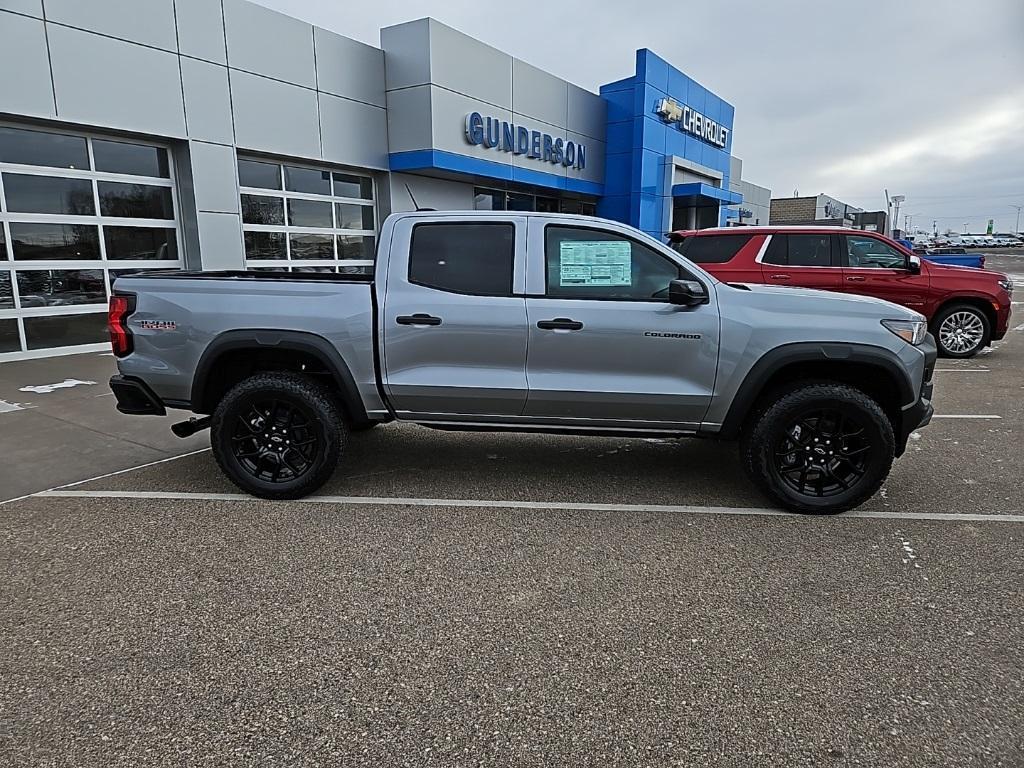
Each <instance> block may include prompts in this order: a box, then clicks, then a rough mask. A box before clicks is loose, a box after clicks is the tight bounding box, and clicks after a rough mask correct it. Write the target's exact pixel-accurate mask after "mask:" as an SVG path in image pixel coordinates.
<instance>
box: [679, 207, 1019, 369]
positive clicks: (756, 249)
mask: <svg viewBox="0 0 1024 768" xmlns="http://www.w3.org/2000/svg"><path fill="white" fill-rule="evenodd" d="M668 237H669V241H670V243H671V245H672V247H674V248H676V249H677V250H678V251H679V252H680V253H682V254H683V255H684V256H686V258H688V259H690V260H691V261H694V262H696V263H698V264H700V265H701V266H702V267H703V268H704V269H706V270H708V271H709V272H711V274H713V275H714V276H715V277H717V278H718V279H719V280H724V281H725V282H729V283H767V284H769V285H790V286H794V287H802V288H817V289H819V290H826V291H839V292H842V293H854V294H859V295H862V296H874V297H876V298H880V299H886V300H887V301H891V302H894V303H896V304H902V305H903V306H905V307H910V308H911V309H914V310H917V311H918V312H920V313H921V314H923V315H925V317H927V318H928V322H929V328H930V329H931V331H932V333H933V334H934V335H935V338H936V340H937V341H938V345H939V351H940V353H941V354H943V355H946V356H947V357H972V356H974V355H976V354H977V353H978V352H980V351H981V350H982V349H984V348H985V347H986V346H988V345H989V344H991V343H992V342H993V341H997V340H999V339H1001V338H1003V337H1004V336H1005V335H1006V332H1007V329H1008V327H1009V322H1010V305H1011V300H1010V294H1011V292H1012V290H1013V283H1012V282H1011V280H1010V279H1009V278H1008V277H1007V276H1006V275H1003V274H1000V273H998V272H991V271H988V270H982V269H966V268H963V267H957V266H947V265H944V264H936V263H933V262H929V261H928V260H927V259H921V258H920V257H918V256H915V255H914V254H913V253H911V252H910V251H909V250H907V249H906V248H904V247H903V246H901V245H900V244H898V243H896V242H895V241H893V240H890V239H889V238H887V237H885V236H884V235H880V234H877V233H875V232H863V231H860V230H852V229H844V228H842V227H770V226H769V227H744V228H743V229H742V230H740V231H738V230H737V229H735V228H719V229H703V230H696V231H680V232H672V233H669V235H668Z"/></svg>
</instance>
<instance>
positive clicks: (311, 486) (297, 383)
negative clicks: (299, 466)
mask: <svg viewBox="0 0 1024 768" xmlns="http://www.w3.org/2000/svg"><path fill="white" fill-rule="evenodd" d="M267 400H274V401H280V402H282V403H287V404H289V405H291V406H292V407H294V408H295V409H296V411H297V412H298V413H300V414H301V415H302V416H304V417H305V420H306V423H307V424H308V426H307V427H306V430H307V432H306V433H305V434H306V435H309V436H311V437H312V438H313V439H314V440H315V442H314V443H313V444H312V448H313V449H314V450H312V451H310V453H309V456H308V464H305V465H304V466H306V468H305V470H304V471H303V472H302V473H301V474H300V475H298V476H297V477H294V478H292V479H290V480H289V479H286V480H283V481H274V482H271V481H268V480H265V479H260V478H259V477H256V476H255V475H254V474H253V473H252V472H251V471H247V470H246V468H245V466H244V465H243V463H242V462H243V459H240V458H238V456H236V452H235V450H234V447H233V446H234V444H235V442H234V440H233V438H234V437H235V434H236V431H237V425H238V423H239V421H240V420H241V421H244V420H245V418H246V417H247V414H249V413H251V410H250V409H251V408H252V406H253V405H254V404H255V403H260V402H264V401H267ZM347 442H348V427H347V425H346V422H345V419H344V417H343V415H342V410H341V408H340V406H339V404H338V402H337V400H336V398H335V397H334V395H333V394H332V392H331V391H330V390H329V389H328V388H327V387H325V386H324V385H322V384H320V383H319V382H317V381H315V380H313V379H312V378H310V377H308V376H303V375H301V374H294V373H276V372H275V373H259V374H256V375H254V376H251V377H249V378H248V379H245V380H244V381H242V382H240V383H239V384H237V385H235V386H234V387H233V388H232V389H230V390H229V391H228V393H227V394H226V395H224V397H223V398H222V399H221V401H220V403H218V405H217V407H216V409H215V410H214V412H213V419H212V422H211V424H210V444H211V446H212V448H213V455H214V458H215V459H216V460H217V464H218V465H219V466H220V468H221V471H222V472H223V473H224V474H225V475H226V476H227V477H228V479H229V480H231V482H232V483H234V484H235V485H237V486H238V487H239V488H241V489H242V490H243V491H245V492H246V493H250V494H252V495H253V496H258V497H260V498H263V499H299V498H302V497H303V496H307V495H309V494H310V493H313V492H314V491H316V490H317V489H318V488H320V487H321V486H322V485H323V484H324V483H325V482H327V480H328V479H329V478H330V477H331V475H332V474H333V472H334V470H335V469H336V468H337V465H338V460H339V459H340V457H341V455H342V452H343V451H344V449H345V446H346V444H347Z"/></svg>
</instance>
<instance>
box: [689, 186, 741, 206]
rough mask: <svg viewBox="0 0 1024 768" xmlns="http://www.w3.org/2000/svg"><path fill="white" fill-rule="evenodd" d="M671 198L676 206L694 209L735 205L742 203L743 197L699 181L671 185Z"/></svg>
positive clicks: (737, 193)
mask: <svg viewBox="0 0 1024 768" xmlns="http://www.w3.org/2000/svg"><path fill="white" fill-rule="evenodd" d="M672 197H674V198H675V203H676V205H684V206H693V207H696V208H702V207H704V206H715V207H718V206H720V205H737V204H739V203H742V202H743V195H741V194H740V193H739V192H731V191H729V190H728V189H722V188H721V187H714V186H712V185H710V184H704V183H703V182H699V181H695V182H690V183H689V184H675V185H673V187H672Z"/></svg>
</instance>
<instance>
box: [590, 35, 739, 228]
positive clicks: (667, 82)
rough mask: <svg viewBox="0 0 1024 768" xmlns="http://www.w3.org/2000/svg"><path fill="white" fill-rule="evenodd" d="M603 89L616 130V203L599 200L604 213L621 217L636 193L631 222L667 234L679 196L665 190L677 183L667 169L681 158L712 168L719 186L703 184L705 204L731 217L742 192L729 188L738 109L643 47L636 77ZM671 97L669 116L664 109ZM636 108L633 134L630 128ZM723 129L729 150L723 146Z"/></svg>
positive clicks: (608, 173) (612, 147) (611, 188)
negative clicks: (729, 211)
mask: <svg viewBox="0 0 1024 768" xmlns="http://www.w3.org/2000/svg"><path fill="white" fill-rule="evenodd" d="M601 94H602V96H604V98H605V99H606V100H607V101H608V114H609V127H610V130H609V133H608V157H607V162H606V166H605V190H606V193H607V194H609V195H613V196H615V197H616V200H615V202H614V203H608V204H607V205H603V204H601V203H599V205H598V211H599V212H602V211H603V212H604V213H603V214H602V215H607V216H609V217H611V218H620V217H621V216H622V214H623V211H624V210H625V209H626V205H625V202H626V198H625V195H626V194H628V195H629V205H628V218H626V219H624V220H625V221H626V222H627V223H629V224H632V225H633V226H635V227H638V228H639V229H642V230H644V231H645V232H648V233H650V234H652V235H654V236H655V237H660V236H661V235H662V234H663V233H662V231H661V230H662V228H663V227H664V224H665V222H667V221H670V220H671V210H672V205H673V201H674V198H673V197H672V196H669V195H665V194H664V191H665V188H666V185H667V183H668V181H669V180H668V179H666V174H668V173H671V172H672V170H673V169H672V167H671V161H670V160H669V158H671V157H673V156H676V157H682V158H683V159H685V160H687V161H689V162H690V163H692V164H694V165H695V166H698V167H703V168H706V169H708V171H709V172H708V174H707V175H708V178H709V181H710V180H714V184H711V183H708V184H701V185H698V186H699V187H700V188H701V189H702V190H704V192H706V193H707V194H700V199H701V203H700V204H701V205H719V219H720V221H722V222H724V221H725V220H726V217H727V209H726V208H725V206H726V205H729V204H734V203H730V202H726V201H731V200H732V199H733V197H734V193H730V192H729V191H728V188H729V169H730V151H731V147H732V128H733V117H734V115H735V110H734V108H733V106H732V105H731V104H729V103H728V102H726V101H724V100H723V99H721V98H720V97H719V96H718V95H716V94H714V93H711V92H710V91H708V90H707V89H706V88H705V87H704V86H702V85H701V84H700V83H697V82H696V81H694V80H692V79H691V78H689V77H688V76H687V75H686V74H684V73H683V72H681V71H680V70H678V69H676V68H675V67H673V66H672V65H671V64H669V63H668V62H667V61H665V60H664V59H662V58H661V57H660V56H658V55H657V54H655V53H654V52H653V51H650V50H647V49H641V50H639V51H637V53H636V74H635V75H634V76H633V77H630V78H624V79H622V80H617V81H615V82H614V83H608V84H607V85H605V86H602V87H601ZM663 100H664V104H665V109H664V110H663V111H664V113H665V114H659V112H658V107H659V104H662V103H663ZM629 111H631V112H632V114H631V115H630V116H629V117H630V118H631V125H632V130H631V131H629V130H627V129H626V128H625V126H624V125H623V124H624V123H626V122H627V117H626V114H627V112H629ZM694 113H696V114H697V115H699V119H700V126H701V127H702V128H703V126H705V125H708V126H710V130H705V131H704V132H702V131H701V130H699V129H698V127H697V126H698V123H697V121H696V119H695V118H694ZM684 116H685V118H684ZM684 119H685V121H686V125H685V126H684ZM705 121H710V122H705ZM712 122H713V123H715V124H717V126H720V128H719V127H716V126H713V125H711V123H712ZM612 124H614V125H615V127H614V128H611V125H612ZM723 128H724V129H725V134H724V142H725V146H724V147H722V146H719V144H721V142H722V138H723V136H722V132H721V129H723ZM716 141H717V142H718V143H717V144H716ZM627 169H628V170H627ZM698 172H699V171H698ZM719 176H721V179H720V180H719ZM627 177H628V181H627ZM715 190H717V191H715ZM695 194H697V193H695Z"/></svg>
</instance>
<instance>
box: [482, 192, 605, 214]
mask: <svg viewBox="0 0 1024 768" xmlns="http://www.w3.org/2000/svg"><path fill="white" fill-rule="evenodd" d="M473 207H474V208H475V209H476V210H478V211H537V212H540V213H578V214H582V215H583V216H596V215H597V204H596V203H593V202H590V201H588V200H577V199H574V198H558V197H545V196H544V195H533V194H530V193H528V192H508V191H506V190H503V189H484V188H482V187H478V188H476V189H475V190H473Z"/></svg>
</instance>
